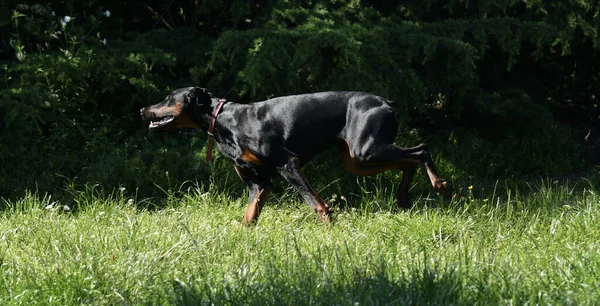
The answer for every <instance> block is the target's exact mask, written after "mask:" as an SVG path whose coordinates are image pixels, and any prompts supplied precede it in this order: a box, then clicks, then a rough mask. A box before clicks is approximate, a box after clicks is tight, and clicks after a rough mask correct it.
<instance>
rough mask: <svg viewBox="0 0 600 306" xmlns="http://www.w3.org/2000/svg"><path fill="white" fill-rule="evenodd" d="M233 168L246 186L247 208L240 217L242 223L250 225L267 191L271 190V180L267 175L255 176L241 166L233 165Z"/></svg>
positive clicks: (258, 211) (260, 207) (259, 209)
mask: <svg viewBox="0 0 600 306" xmlns="http://www.w3.org/2000/svg"><path fill="white" fill-rule="evenodd" d="M235 170H236V172H237V173H238V175H239V176H240V178H241V179H242V180H243V181H244V182H245V183H246V185H247V186H248V208H246V214H244V219H242V224H243V225H250V224H252V223H254V222H255V221H256V220H257V219H258V216H259V215H260V211H261V210H262V207H263V205H264V204H265V201H266V199H267V195H268V194H269V191H271V188H272V185H271V181H270V179H269V178H267V177H259V176H256V175H255V174H254V173H253V172H252V171H247V169H243V168H241V167H238V166H235Z"/></svg>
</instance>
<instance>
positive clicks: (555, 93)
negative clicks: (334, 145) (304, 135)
mask: <svg viewBox="0 0 600 306" xmlns="http://www.w3.org/2000/svg"><path fill="white" fill-rule="evenodd" d="M6 4H7V5H6V6H5V7H3V8H2V9H0V34H1V36H0V39H1V40H2V42H3V44H1V46H2V47H0V62H1V63H2V64H3V66H2V75H1V76H0V77H1V78H2V79H1V80H0V164H1V165H2V168H1V169H0V197H7V196H13V195H14V196H16V195H19V194H21V193H23V191H24V190H25V189H38V190H40V191H42V192H53V193H60V192H61V189H62V188H63V187H64V186H67V185H69V184H73V183H75V184H101V185H102V186H105V187H106V188H116V187H119V186H121V187H124V188H126V190H128V192H136V193H137V194H138V195H139V196H140V197H154V196H160V195H161V194H164V192H163V191H162V190H161V188H162V189H164V188H167V187H165V186H177V185H178V184H182V183H183V182H184V181H187V180H191V181H194V180H198V181H199V182H200V183H203V182H208V181H210V182H213V183H216V184H217V185H219V184H220V185H221V186H224V185H225V183H224V182H229V181H227V180H229V176H230V175H233V174H232V172H231V170H227V171H225V170H223V169H224V168H225V167H226V163H223V162H222V161H219V162H218V163H217V165H216V167H217V169H218V171H217V172H213V170H215V169H214V167H213V166H209V165H207V164H206V163H205V162H204V161H203V155H202V152H203V150H204V142H205V140H206V136H205V135H204V134H203V133H191V134H190V133H188V132H187V131H184V132H182V133H177V134H175V135H169V136H166V135H159V136H156V137H151V138H147V129H146V128H145V126H144V125H145V124H144V123H143V122H142V121H141V120H140V119H139V114H138V110H139V109H140V108H141V107H143V106H145V105H149V104H152V103H155V102H158V101H160V100H161V99H162V97H164V95H165V94H166V93H167V92H168V91H169V90H171V89H173V88H177V87H183V86H190V85H202V86H205V87H209V89H210V90H211V91H212V92H213V93H215V95H217V96H221V97H226V98H228V99H229V100H234V101H239V102H248V101H255V100H262V99H266V98H268V97H271V96H279V95H286V94H294V93H304V92H314V91H321V90H362V91H367V92H373V93H376V94H379V95H381V96H384V97H387V98H390V99H393V100H395V101H396V102H397V103H398V104H399V106H400V111H399V116H400V118H399V119H400V120H401V123H402V129H401V133H400V135H399V138H398V143H399V144H401V145H407V146H410V145H414V144H416V143H418V142H420V141H427V142H428V143H430V145H431V147H432V148H434V154H435V156H436V159H437V161H438V162H439V163H440V168H441V169H440V172H442V173H445V174H447V175H446V176H451V177H453V178H457V179H460V178H461V177H467V176H468V177H475V179H485V180H496V179H501V178H504V177H522V176H535V175H549V174H550V175H552V174H555V173H568V172H573V171H575V170H576V169H578V168H579V167H580V166H581V165H582V159H581V156H582V155H583V153H584V152H585V146H583V145H578V144H577V142H576V141H574V137H573V135H574V132H573V131H572V130H570V129H569V128H568V127H566V126H565V125H563V124H562V123H561V122H560V121H557V119H560V120H562V122H569V123H574V122H575V123H576V126H575V127H576V128H587V129H590V128H591V127H593V126H594V124H596V125H597V121H594V120H597V117H598V115H599V110H598V107H597V104H598V101H597V97H598V96H600V93H599V92H598V88H600V86H598V85H600V84H598V83H599V82H600V79H599V78H598V71H600V66H599V64H598V63H597V61H593V59H594V58H598V55H599V54H598V50H599V48H600V39H599V38H598V31H597V29H598V28H599V27H598V26H599V25H600V24H599V18H598V16H600V14H599V13H598V10H599V9H600V8H599V7H598V6H597V5H595V4H594V3H592V2H590V1H554V2H547V1H528V2H523V1H507V2H502V3H500V2H490V3H487V2H486V3H484V2H473V1H466V0H456V1H450V2H448V3H444V4H443V5H442V4H441V3H439V1H434V0H427V1H397V2H389V1H375V0H370V1H355V0H344V1H305V0H294V1H285V2H281V1H280V2H269V1H253V2H246V1H233V0H232V1H220V2H214V1H212V2H210V1H192V0H186V1H176V2H164V1H127V2H114V1H104V0H97V1H94V0H86V1H64V0H53V1H49V2H45V3H43V4H42V3H37V2H35V1H19V2H16V1H8V2H7V3H6ZM67 16H69V17H70V18H66V17H67ZM67 20H68V21H67ZM565 108H569V109H573V108H574V109H576V110H577V112H573V113H576V114H580V115H577V116H572V115H567V113H566V112H564V111H563V110H564V109H565ZM569 114H571V112H570V113H569ZM409 131H410V132H409ZM335 158H337V157H335V153H328V154H325V157H324V158H322V159H319V160H317V162H316V163H315V164H314V165H312V167H313V168H312V170H308V171H307V172H308V173H309V175H311V176H312V177H313V178H314V179H315V181H319V180H321V179H323V180H324V181H323V182H325V183H327V182H331V180H333V179H335V177H338V176H340V175H341V174H340V173H341V168H340V167H337V166H333V165H330V164H329V160H332V159H335ZM315 171H317V172H320V173H326V174H327V175H324V174H323V175H320V174H318V173H317V172H315ZM167 172H168V173H169V175H168V176H167V175H166V173H167ZM391 175H392V176H393V177H391V179H397V174H391ZM330 176H331V177H330ZM332 177H333V178H332ZM344 180H346V179H344ZM352 181H353V179H349V180H346V181H344V184H346V185H349V184H351V183H352ZM316 184H319V183H318V182H317V183H316ZM342 185H343V184H342ZM342 185H340V187H339V188H343V186H342ZM157 186H160V188H158V187H157ZM236 186H237V187H235V188H239V187H240V186H238V185H236ZM352 188H353V187H352Z"/></svg>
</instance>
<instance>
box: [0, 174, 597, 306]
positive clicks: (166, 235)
mask: <svg viewBox="0 0 600 306" xmlns="http://www.w3.org/2000/svg"><path fill="white" fill-rule="evenodd" d="M477 188H478V187H477V186H474V187H473V190H465V192H463V193H462V195H460V196H459V197H457V198H456V199H455V200H454V201H453V202H452V203H445V204H444V203H441V202H440V200H439V199H438V198H432V199H429V198H426V197H422V198H420V199H418V200H417V201H416V205H415V208H413V209H412V210H411V211H408V212H403V211H398V210H397V209H395V208H394V205H393V204H394V203H393V201H392V199H391V197H392V194H384V193H383V192H380V193H375V194H368V193H365V194H364V195H363V198H362V200H361V202H360V204H357V205H347V206H346V207H345V208H343V209H341V208H340V207H341V206H339V205H338V206H336V207H338V208H337V210H336V214H335V216H334V220H335V224H334V225H333V226H326V225H323V224H321V223H320V222H318V220H317V217H316V214H314V213H313V212H312V211H311V210H310V209H309V208H308V206H307V205H305V204H303V203H302V202H301V201H300V200H299V199H298V198H297V197H296V196H295V195H292V193H289V192H283V193H281V194H280V195H279V197H278V198H277V197H275V196H274V197H272V198H271V199H270V204H269V205H267V206H266V207H265V209H264V211H263V214H262V215H261V219H260V220H259V222H258V224H257V225H256V226H252V227H249V228H243V227H242V226H241V224H240V221H241V216H242V214H243V212H244V210H245V204H244V203H243V202H245V200H244V199H240V198H239V197H233V196H227V195H226V194H224V193H218V192H211V191H210V190H209V191H208V192H206V191H201V189H200V188H190V189H189V190H185V192H181V193H174V194H172V195H171V196H170V197H168V198H167V199H166V200H165V203H162V205H161V206H160V208H153V209H140V208H139V207H140V205H139V203H138V199H135V198H129V197H127V196H125V195H121V194H120V193H119V191H117V192H115V193H113V194H108V195H107V194H102V193H100V192H96V191H94V189H93V188H87V189H84V190H82V191H81V192H80V194H79V195H78V196H77V197H75V201H74V202H73V203H72V204H71V206H73V207H65V204H61V203H58V202H54V201H53V199H51V198H49V197H48V196H37V195H35V194H31V195H29V196H26V197H25V198H23V199H21V200H19V201H5V203H4V206H5V209H4V210H3V211H2V212H0V304H2V305H35V304H42V305H46V304H57V305H80V304H85V305H163V304H175V305H198V304H217V305H221V304H227V305H230V304H231V305H237V304H271V305H311V304H327V305H331V304H339V305H359V304H360V305H373V304H375V305H377V304H380V305H381V304H392V305H410V304H413V305H425V304H434V305H443V304H454V305H469V304H481V305H495V304H500V305H520V304H563V305H586V304H588V305H592V304H597V303H599V301H600V289H599V288H600V225H599V223H600V211H599V210H600V209H599V208H600V195H599V193H598V190H597V188H596V187H594V185H593V184H590V183H587V182H586V181H580V182H579V183H577V184H573V183H571V184H568V183H562V182H561V183H556V184H553V183H541V184H537V185H532V186H530V187H528V188H527V190H525V191H521V192H519V191H517V189H503V190H502V191H501V192H500V191H498V190H495V191H494V190H490V191H487V192H484V193H483V195H482V196H477V197H475V196H474V194H476V193H477ZM496 189H498V188H496ZM146 201H149V200H146ZM337 201H338V202H339V201H341V200H340V199H339V198H338V199H337ZM333 202H334V203H335V201H333ZM334 206H335V204H334Z"/></svg>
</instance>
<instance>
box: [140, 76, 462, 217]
mask: <svg viewBox="0 0 600 306" xmlns="http://www.w3.org/2000/svg"><path fill="white" fill-rule="evenodd" d="M140 113H141V116H142V119H144V120H146V121H150V125H149V129H150V131H151V132H158V131H168V130H174V129H178V128H195V129H200V130H203V131H207V132H208V133H209V141H208V154H207V160H210V154H211V152H212V143H213V139H214V141H216V143H217V147H218V149H219V151H220V152H221V154H222V155H223V156H225V157H227V158H228V159H230V160H231V161H233V165H234V167H235V170H236V172H237V174H238V175H239V177H240V178H241V179H242V180H243V181H244V182H245V183H246V185H247V186H248V193H249V197H248V207H247V209H246V213H245V215H244V217H243V220H242V224H244V225H248V224H251V223H253V222H255V221H256V220H257V219H258V216H259V214H260V212H261V209H262V207H263V205H264V202H265V199H266V197H267V194H268V193H269V190H271V188H272V183H271V178H272V177H273V176H274V175H276V174H278V175H280V176H282V177H283V178H284V179H285V180H286V181H288V182H289V183H290V184H291V185H292V186H293V187H294V188H295V189H296V190H297V191H298V193H299V194H300V195H301V196H302V198H303V199H304V200H305V201H306V202H307V203H308V204H309V205H310V206H311V207H312V209H313V210H314V211H315V212H316V213H317V214H318V215H319V216H320V218H321V220H323V221H324V222H325V223H330V222H331V213H330V209H329V207H328V206H327V204H326V203H325V202H324V201H323V199H321V197H319V195H318V194H317V192H316V190H315V189H314V188H313V187H312V186H311V185H310V183H309V182H308V180H307V179H306V177H305V176H304V175H303V174H302V170H301V168H302V166H303V165H304V164H306V163H307V162H308V161H310V160H311V159H312V158H313V157H314V156H315V155H317V154H319V153H320V152H322V151H324V150H325V149H326V148H328V147H331V146H336V147H338V148H339V149H340V152H341V155H342V161H343V165H344V167H345V168H346V169H347V170H348V171H350V172H351V173H353V174H355V175H358V176H371V175H375V174H377V173H380V172H384V171H387V170H391V169H400V170H402V172H403V173H402V180H401V181H400V184H399V185H398V189H397V191H396V199H397V204H398V206H399V207H401V208H405V209H407V208H410V207H411V205H412V202H411V198H410V196H409V194H408V189H409V187H410V182H411V180H412V177H413V175H414V173H415V170H416V169H417V167H418V166H419V165H422V166H424V167H425V170H426V171H427V175H428V176H429V181H430V182H431V185H432V187H433V188H434V189H435V190H436V191H437V192H438V193H440V194H441V195H443V196H444V197H445V198H449V197H451V195H452V191H451V189H452V187H451V184H450V182H448V181H446V180H444V179H441V178H439V177H438V175H437V172H436V168H435V165H434V163H433V161H432V159H431V154H430V152H429V149H428V147H427V145H426V144H420V145H418V146H415V147H411V148H400V147H397V146H395V145H393V141H394V139H395V138H396V134H397V130H398V119H397V117H396V108H395V104H394V102H393V101H389V100H387V99H384V98H382V97H379V96H376V95H373V94H369V93H364V92H351V91H328V92H320V93H311V94H301V95H292V96H284V97H278V98H272V99H269V100H266V101H262V102H255V103H250V104H240V103H234V102H228V101H226V100H224V99H218V98H215V97H213V95H212V94H211V93H210V92H208V91H207V90H206V89H204V88H200V87H187V88H181V89H177V90H175V91H173V92H171V93H170V94H169V95H168V96H167V97H166V98H165V99H164V100H163V101H162V102H159V103H157V104H155V105H152V106H148V107H145V108H142V109H141V110H140Z"/></svg>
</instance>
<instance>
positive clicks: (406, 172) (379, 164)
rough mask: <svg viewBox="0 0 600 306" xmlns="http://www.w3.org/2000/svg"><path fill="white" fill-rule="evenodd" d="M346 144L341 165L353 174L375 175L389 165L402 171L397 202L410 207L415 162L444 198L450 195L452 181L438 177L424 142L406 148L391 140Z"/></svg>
mask: <svg viewBox="0 0 600 306" xmlns="http://www.w3.org/2000/svg"><path fill="white" fill-rule="evenodd" d="M346 144H347V146H346V148H347V150H344V151H342V153H343V160H344V166H345V168H346V169H348V170H349V171H350V172H352V173H354V174H355V175H360V176H368V175H375V174H377V173H380V172H384V171H387V170H391V169H400V170H402V171H403V175H402V181H401V182H400V185H399V186H398V190H397V192H396V198H397V201H398V205H399V206H400V207H402V208H410V197H409V195H408V189H409V187H410V181H411V180H412V177H413V175H414V172H415V170H416V167H417V166H418V165H423V166H424V167H425V169H426V171H427V175H428V177H429V181H430V182H431V185H432V187H433V188H434V189H435V190H436V191H437V192H438V193H440V194H441V195H443V196H444V197H446V198H449V197H451V196H452V191H451V189H452V188H451V184H450V183H449V182H447V181H446V180H444V179H441V178H440V177H438V175H437V170H436V169H435V165H434V163H433V161H432V160H431V155H430V153H429V149H428V148H427V145H425V144H421V145H418V146H416V147H412V148H406V149H402V148H399V147H396V146H394V145H391V144H380V145H370V146H368V147H361V148H352V147H351V146H350V143H349V142H348V141H346ZM355 152H358V153H355ZM361 152H367V153H361Z"/></svg>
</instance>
